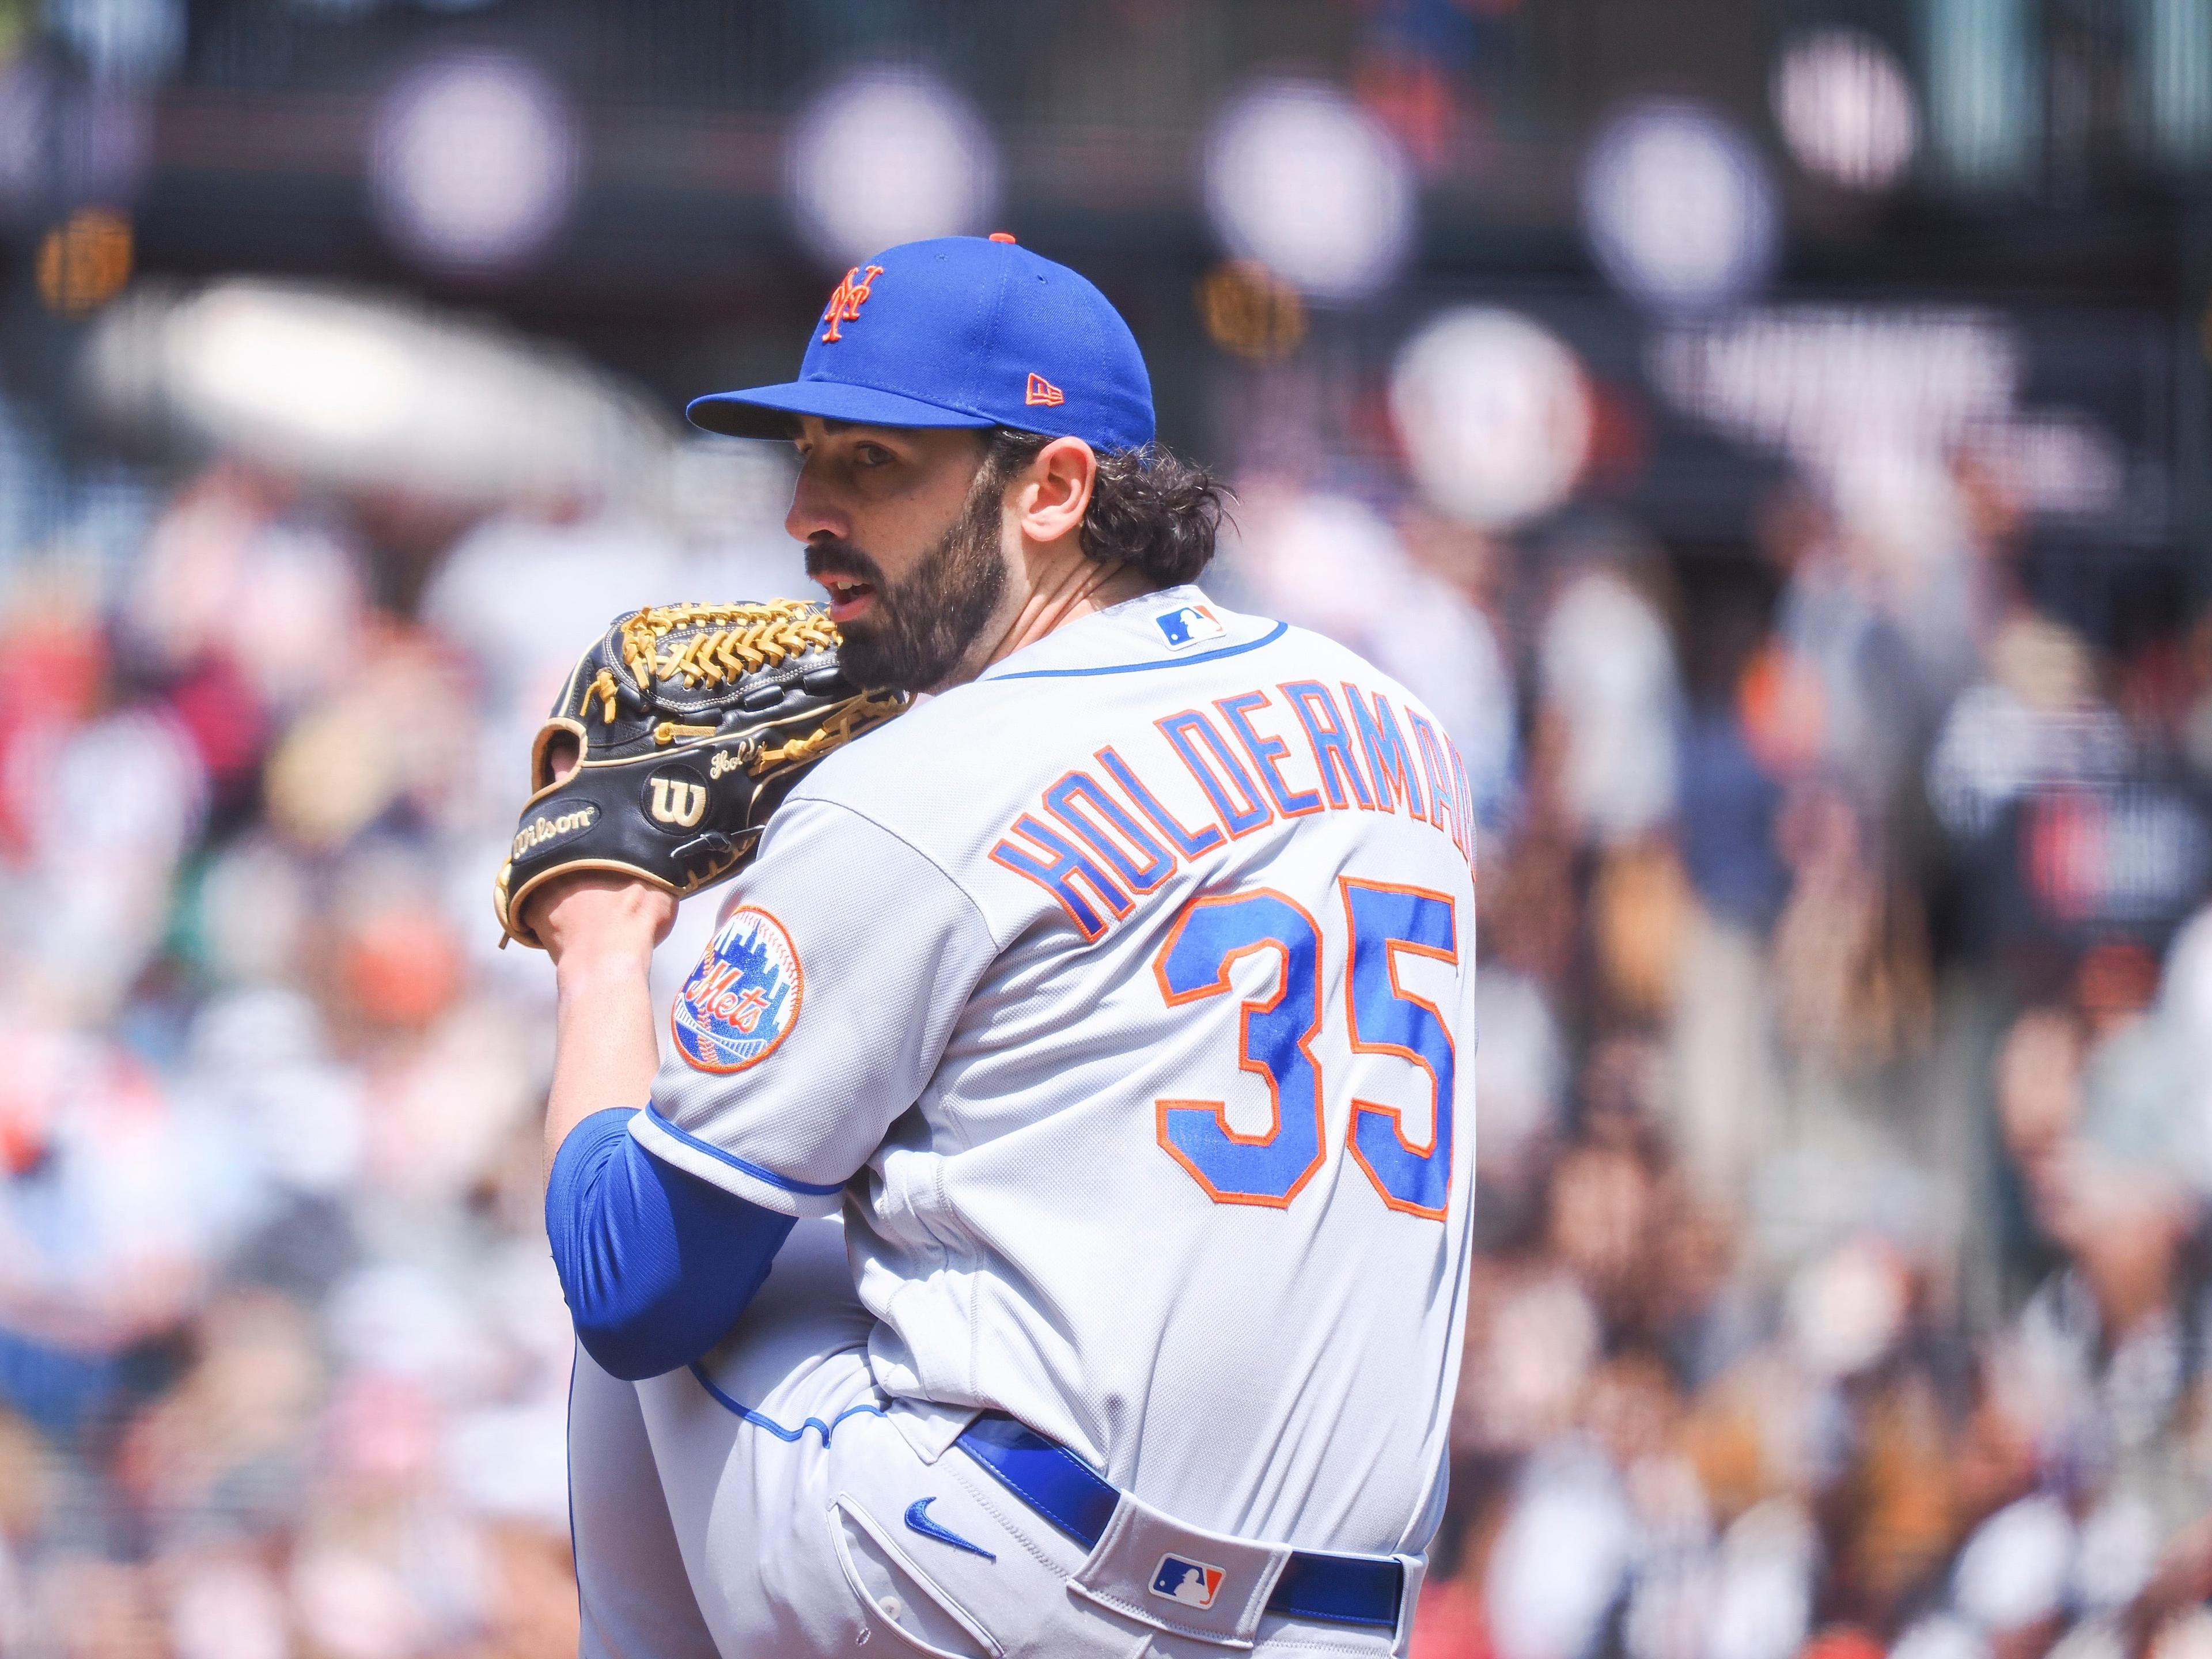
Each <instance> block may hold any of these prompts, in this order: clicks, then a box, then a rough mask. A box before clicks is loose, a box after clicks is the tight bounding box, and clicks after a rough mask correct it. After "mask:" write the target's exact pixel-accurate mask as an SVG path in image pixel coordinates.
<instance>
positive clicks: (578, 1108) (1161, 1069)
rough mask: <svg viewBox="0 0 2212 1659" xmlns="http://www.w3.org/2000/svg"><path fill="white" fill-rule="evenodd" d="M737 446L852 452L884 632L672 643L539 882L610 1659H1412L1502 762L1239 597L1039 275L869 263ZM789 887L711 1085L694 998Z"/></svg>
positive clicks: (565, 1282) (819, 568)
mask: <svg viewBox="0 0 2212 1659" xmlns="http://www.w3.org/2000/svg"><path fill="white" fill-rule="evenodd" d="M690 415H691V418H692V420H693V421H695V422H697V423H698V424H699V425H701V426H702V427H705V428H708V429H710V430H713V431H717V432H723V433H729V434H732V435H738V436H743V437H754V438H763V439H774V440H778V441H785V442H789V443H793V444H794V445H796V447H797V450H798V453H799V460H800V470H799V480H798V484H797V487H796V489H795V492H794V495H793V501H792V507H791V513H790V517H789V520H788V521H787V523H788V528H789V530H790V532H791V533H792V535H793V537H794V538H797V539H798V540H799V542H800V543H802V544H804V546H805V558H806V570H807V574H809V575H811V577H813V578H814V579H815V580H816V581H817V582H818V583H820V584H821V586H823V589H824V590H826V592H827V595H828V605H827V610H826V613H825V612H824V611H823V609H822V608H821V607H820V606H819V605H801V604H796V603H783V604H780V605H725V606H714V605H691V606H672V607H668V608H665V609H663V610H659V611H641V612H639V613H637V614H636V615H635V616H634V617H629V618H626V619H623V621H622V622H620V623H617V626H616V628H615V629H614V630H613V631H612V632H611V634H610V635H609V636H608V638H607V639H606V640H605V641H602V642H601V643H600V645H599V646H598V647H594V650H593V651H592V652H591V653H586V658H585V659H584V660H583V661H582V662H580V664H579V665H578V668H577V671H576V673H575V675H574V676H573V677H572V678H571V681H570V684H568V687H566V688H565V689H564V691H563V695H562V703H561V705H560V706H559V708H557V709H556V717H555V719H554V720H552V721H550V722H549V725H548V727H547V730H546V732H545V734H544V736H543V737H541V739H540V743H539V749H538V754H537V755H536V756H535V757H533V763H532V764H533V781H534V782H535V783H537V784H538V793H536V794H535V795H534V796H533V797H532V805H530V807H529V808H528V809H526V811H525V813H524V816H523V823H522V826H521V829H520V831H519V832H518V835H517V837H516V852H515V860H514V862H513V864H512V865H511V866H509V869H508V871H507V872H505V874H503V876H502V878H501V892H500V913H501V921H502V923H503V924H504V925H505V926H506V927H507V929H508V931H509V932H510V933H513V935H514V936H515V937H517V938H519V939H523V940H524V941H525V942H526V943H530V944H535V945H542V946H543V947H544V948H545V949H546V950H547V951H550V954H551V957H552V959H553V962H554V964H555V967H556V973H557V977H558V983H559V993H560V994H559V1026H558V1052H557V1060H556V1073H555V1079H554V1083H553V1088H552V1093H551V1097H550V1103H549V1108H548V1113H547V1121H546V1146H547V1151H548V1162H549V1168H550V1176H549V1180H548V1185H547V1189H546V1219H547V1225H548V1230H549V1232H550V1236H551V1238H552V1241H553V1246H554V1255H555V1258H556V1263H557V1264H558V1267H559V1269H560V1273H561V1279H562V1286H563V1289H564V1291H566V1293H567V1296H568V1304H569V1307H570V1309H571V1310H572V1311H573V1312H574V1317H575V1322H576V1328H577V1332H578V1335H579V1337H580V1353H579V1355H578V1358H577V1368H576V1379H575V1385H574V1398H573V1401H572V1410H571V1426H570V1454H571V1472H572V1486H573V1491H574V1502H573V1509H574V1528H575V1535H576V1548H577V1570H578V1576H579V1580H580V1585H581V1589H582V1600H583V1627H584V1636H583V1650H584V1652H585V1653H586V1655H591V1656H607V1659H645V1656H653V1659H668V1656H678V1659H706V1656H713V1655H722V1656H728V1659H738V1656H767V1655H791V1656H829V1655H838V1656H852V1655H854V1654H855V1653H857V1652H858V1651H859V1650H861V1649H863V1648H866V1647H871V1646H872V1644H881V1645H880V1646H873V1649H872V1650H873V1651H874V1652H889V1653H892V1654H896V1653H900V1652H905V1651H908V1650H911V1651H915V1652H919V1653H925V1654H956V1655H963V1656H1011V1655H1051V1656H1055V1659H1060V1656H1088V1655H1098V1656H1107V1655H1114V1656H1122V1659H1134V1656H1139V1655H1148V1654H1158V1655H1173V1656H1200V1655H1211V1656H1225V1655H1227V1654H1229V1653H1231V1652H1243V1651H1257V1652H1259V1653H1261V1654H1283V1655H1290V1654H1300V1655H1310V1654H1316V1653H1331V1654H1341V1655H1346V1656H1353V1655H1376V1656H1380V1655H1383V1654H1391V1653H1402V1652H1403V1651H1404V1650H1405V1644H1406V1640H1407V1632H1408V1630H1409V1627H1410V1625H1411V1622H1412V1607H1413V1598H1414V1596H1415V1594H1416V1592H1417V1590H1418V1589H1419V1582H1420V1577H1421V1571H1422V1563H1423V1559H1424V1551H1425V1547H1426V1546H1427V1543H1428V1541H1429V1539H1430V1537H1431V1534H1432V1533H1433V1531H1434V1530H1435V1528H1436V1526H1437V1521H1438V1518H1439V1516H1440V1515H1441V1512H1442V1510H1443V1501H1444V1468H1445V1451H1446V1445H1445V1436H1446V1428H1447V1423H1448V1418H1449V1403H1450V1401H1451V1397H1452V1393H1453V1389H1454V1384H1455V1375H1456V1372H1457V1370H1458V1365H1459V1355H1460V1346H1461V1334H1462V1330H1461V1328H1462V1303H1463V1300H1464V1290H1465V1285H1464V1279H1465V1275H1466V1272H1467V1264H1468V1243H1469V1226H1468V1223H1469V1206H1470V1202H1471V1196H1472V1182H1473V1175H1474V1042H1475V1030H1474V967H1475V939H1474V924H1475V917H1474V872H1473V863H1474V820H1473V812H1472V809H1471V805H1470V802H1469V792H1468V783H1467V775H1466V772H1465V769H1464V767H1463V765H1462V763H1461V760H1460V757H1459V755H1458V753H1457V751H1456V750H1455V749H1454V748H1453V745H1452V743H1451V740H1450V738H1449V736H1448V735H1447V734H1446V733H1445V732H1444V731H1443V729H1442V728H1441V727H1440V726H1438V725H1437V721H1436V720H1435V719H1434V718H1433V716H1432V715H1431V713H1430V712H1429V711H1428V710H1427V709H1426V708H1424V707H1423V706H1422V705H1421V703H1420V702H1419V701H1418V700H1417V699H1415V698H1414V697H1413V696H1409V695H1408V694H1407V691H1406V690H1405V689H1404V688H1403V687H1402V686H1401V685H1399V684H1396V683H1395V682H1394V681H1392V680H1391V679H1389V678H1388V677H1386V676H1384V675H1383V674H1382V673H1380V672H1379V671H1376V669H1375V668H1374V667H1373V666H1372V665H1370V664H1369V663H1367V662H1365V661H1364V660H1363V659H1360V658H1359V657H1358V656H1356V655H1354V654H1352V653H1350V652H1348V651H1346V650H1344V649H1342V648H1341V647H1338V646H1336V645H1334V644H1332V643H1331V642H1330V641H1328V640H1326V639H1322V638H1321V637H1318V636H1316V635H1312V634H1308V633H1304V632H1302V631H1300V630H1298V629H1293V628H1290V627H1287V626H1285V624H1283V623H1277V622H1273V621H1270V620H1267V619H1266V618H1263V617H1248V616H1240V615H1237V614H1236V613H1235V612H1233V611H1228V610H1226V609H1225V608H1224V607H1223V606H1221V605H1218V604H1216V603H1215V602H1214V601H1213V600H1212V599H1209V598H1208V597H1207V596H1206V593H1205V592H1203V591H1201V590H1200V588H1199V587H1198V586H1195V585H1194V584H1195V582H1196V580H1197V578H1198V577H1199V575H1200V572H1201V571H1202V570H1203V569H1204V568H1205V566H1206V562H1207V561H1208V559H1209V558H1210V557H1211V556H1212V550H1213V539H1214V530H1215V526H1216V524H1217V521H1218V517H1219V513H1220V493H1219V491H1218V488H1217V487H1216V486H1215V485H1214V484H1213V483H1212V480H1211V479H1209V478H1208V477H1206V475H1205V474H1204V473H1203V472H1201V471H1199V470H1198V469H1196V468H1194V467H1193V466H1191V465H1188V464H1187V463H1185V462H1183V461H1181V460H1179V459H1176V458H1175V457H1173V456H1172V455H1170V454H1168V453H1164V452H1163V451H1161V450H1160V449H1158V447H1155V445H1154V443H1153V414H1152V392H1151V382H1150V380H1149V378H1148V376H1147V374H1146V368H1145V364H1144V360H1143V357H1142V356H1141V355H1140V354H1139V350H1138V348H1137V344H1136V342H1135V340H1134V339H1133V337H1132V336H1131V334H1130V331H1129V330H1128V328H1127V325H1126V324H1124V322H1123V321H1122V319H1121V317H1120V316H1119V315H1118V314H1116V313H1115V310H1114V309H1113V307H1111V306H1110V305H1109V303H1108V302H1107V301H1106V300H1105V298H1104V296H1103V295H1101V294H1100V293H1099V292H1098V291H1097V289H1095V288H1094V287H1092V286H1091V283H1088V282H1086V281H1085V279H1084V278H1083V277H1081V276H1078V275H1077V274H1076V273H1075V272H1073V271H1072V270H1067V269H1066V268H1065V267H1063V266H1061V265H1058V264H1053V263H1052V262H1050V261H1048V260H1046V259H1043V258H1039V257H1037V256H1036V254H1034V253H1031V252H1028V251H1027V250H1025V249H1024V248H1021V247H1018V246H1014V245H1013V241H1012V238H1011V237H1006V236H1004V235H999V236H994V237H992V238H990V239H988V240H984V239H971V238H947V239H943V240H934V241H926V242H917V243H913V244H909V245H908V246H902V247H895V248H892V249H890V250H889V251H888V252H884V253H881V254H878V255H877V256H876V257H875V258H872V259H871V260H869V261H867V262H866V264H863V265H860V266H856V267H855V268H854V270H852V271H851V272H850V273H849V274H848V276H847V277H846V278H845V280H844V281H843V282H842V283H839V284H838V286H837V289H836V293H835V294H834V295H832V296H831V299H830V301H829V307H828V309H827V310H826V311H825V312H824V313H823V317H822V319H821V321H820V322H819V323H818V324H817V325H815V327H814V329H813V331H812V334H811V338H810V340H809V343H808V345H807V348H806V354H805V361H804V363H803V365H802V367H801V369H800V373H799V378H798V379H797V380H793V381H791V382H789V383H787V384H785V385H781V386H762V387H757V388H755V389H753V390H750V391H744V392H726V393H722V394H720V395H717V396H714V397H708V398H701V399H700V400H699V401H697V402H696V403H695V404H692V406H691V410H690ZM923 694H927V695H923ZM917 699H918V700H917ZM909 705H910V706H909ZM770 811H772V812H773V816H772V817H770V816H769V813H770ZM763 826H764V827H763ZM732 876H733V877H734V885H733V887H732V891H731V896H730V899H729V902H728V903H727V905H726V908H725V910H724V912H723V920H722V921H721V924H720V929H719V931H718V932H717V933H715V935H714V939H713V940H712V942H711V944H710V945H708V949H707V951H706V952H705V954H704V956H703V957H702V958H701V960H700V962H699V963H698V965H697V967H696V969H694V971H693V972H692V974H691V976H690V980H689V981H688V982H687V983H686V984H685V986H684V989H683V991H682V993H681V994H680V995H679V997H678V1000H677V1003H676V1006H675V1011H674V1015H673V1019H672V1024H671V1029H669V1030H668V1031H667V1032H666V1033H665V1036H666V1052H667V1058H666V1059H665V1061H663V1060H661V1059H660V1058H659V1052H658V1049H657V1043H656V1036H657V1034H656V1032H655V1030H654V1029H653V1016H652V1013H651V1005H650V1001H649V998H648V994H647V977H646V969H647V960H648V958H649V957H650V955H651V953H652V951H653V946H654V945H656V944H657V943H658V942H659V940H660V939H662V938H663V937H664V936H665V933H666V932H667V930H668V927H669V926H670V923H671V920H672V919H673V916H674V914H675V904H676V896H678V894H680V893H683V892H686V891H690V890H693V889H694V888H696V887H699V886H702V885H704V884H707V883H708V882H711V881H715V880H720V879H723V878H728V877H732Z"/></svg>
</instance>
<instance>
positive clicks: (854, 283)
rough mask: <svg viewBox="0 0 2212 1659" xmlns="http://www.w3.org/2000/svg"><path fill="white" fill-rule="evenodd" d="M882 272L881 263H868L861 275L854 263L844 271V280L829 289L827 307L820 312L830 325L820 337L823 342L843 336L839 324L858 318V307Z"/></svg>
mask: <svg viewBox="0 0 2212 1659" xmlns="http://www.w3.org/2000/svg"><path fill="white" fill-rule="evenodd" d="M883 274H884V268H883V267H882V266H881V265H870V266H869V267H868V274H867V275H866V276H861V275H860V266H858V265H854V267H853V268H852V269H851V270H848V271H847V272H846V273H845V280H844V281H842V283H838V284H837V286H836V288H834V289H831V290H830V293H829V308H828V309H827V310H825V311H824V312H823V313H822V320H823V322H825V323H827V324H829V332H828V333H826V334H824V335H823V337H822V338H823V341H824V342H825V343H826V342H829V341H831V340H842V339H843V338H844V336H843V335H842V334H841V333H839V332H838V331H837V330H838V325H840V324H842V323H851V322H857V321H859V320H860V307H861V305H862V304H863V303H864V302H865V301H866V299H867V297H868V295H869V294H870V293H871V292H872V291H873V289H874V287H875V282H876V278H877V277H878V276H882V275H883Z"/></svg>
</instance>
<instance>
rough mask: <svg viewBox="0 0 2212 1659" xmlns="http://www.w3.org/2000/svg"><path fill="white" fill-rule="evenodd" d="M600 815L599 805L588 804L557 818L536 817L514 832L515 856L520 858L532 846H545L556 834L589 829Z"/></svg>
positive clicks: (560, 834) (562, 834)
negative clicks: (593, 820)
mask: <svg viewBox="0 0 2212 1659" xmlns="http://www.w3.org/2000/svg"><path fill="white" fill-rule="evenodd" d="M596 817H599V808H598V807H596V806H588V805H586V806H579V807H578V808H577V809H576V810H575V811H573V812H563V813H562V814H561V816H560V817H557V818H549V817H542V816H541V817H537V818H534V819H532V821H531V822H530V823H526V824H524V825H523V826H522V828H521V829H518V830H516V831H515V832H514V853H513V856H515V857H516V858H520V857H521V856H522V855H523V854H525V853H527V852H528V851H529V850H530V849H531V848H533V847H543V846H544V844H545V843H546V842H549V841H551V840H553V839H554V838H555V837H556V836H566V835H569V834H572V833H574V831H576V830H578V829H590V828H591V827H592V819H594V818H596Z"/></svg>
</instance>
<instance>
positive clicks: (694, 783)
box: [647, 755, 721, 829]
mask: <svg viewBox="0 0 2212 1659" xmlns="http://www.w3.org/2000/svg"><path fill="white" fill-rule="evenodd" d="M714 758H715V759H717V760H720V758H721V757H720V756H719V755H717V756H716V757H714ZM716 776H718V777H719V776H720V773H717V774H716ZM652 782H653V804H652V805H651V806H650V807H648V808H647V811H650V812H651V813H652V814H653V817H655V818H657V819H659V821H660V822H661V823H672V824H675V825H677V826H678V827H679V828H681V829H690V828H692V827H693V826H694V825H696V823H698V822H699V820H700V819H701V818H702V817H706V816H707V786H706V785H705V784H703V783H701V782H700V781H698V780H697V779H696V777H694V776H693V775H691V774H690V773H689V772H677V773H673V774H671V773H667V772H656V773H654V774H653V780H652Z"/></svg>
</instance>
